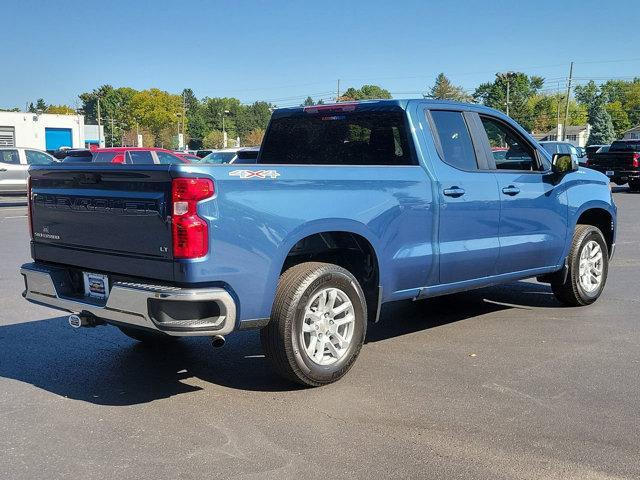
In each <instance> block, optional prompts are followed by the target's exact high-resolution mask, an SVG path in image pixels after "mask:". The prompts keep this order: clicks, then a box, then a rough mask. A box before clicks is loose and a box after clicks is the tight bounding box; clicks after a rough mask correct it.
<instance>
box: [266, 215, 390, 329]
mask: <svg viewBox="0 0 640 480" xmlns="http://www.w3.org/2000/svg"><path fill="white" fill-rule="evenodd" d="M378 252H379V249H378V239H377V238H376V237H375V236H374V235H373V234H372V233H371V232H370V231H369V230H368V228H367V227H366V226H365V225H364V224H361V223H358V222H354V221H350V220H344V221H343V220H323V221H320V222H313V223H310V224H306V225H304V226H302V227H300V228H298V229H296V231H294V232H292V233H291V234H290V235H289V236H288V237H287V239H286V240H285V241H284V242H282V246H281V248H280V249H279V252H278V258H277V259H274V261H273V262H272V267H271V271H270V282H269V285H270V292H269V295H268V296H267V298H268V301H269V308H271V306H272V305H273V301H274V298H275V291H276V288H277V284H278V281H279V277H280V275H281V274H282V273H283V272H284V271H285V270H286V269H288V268H290V267H292V266H294V265H297V264H299V263H302V262H307V261H324V262H327V263H335V264H336V265H340V266H341V267H343V268H345V269H346V270H348V271H349V272H351V273H352V274H353V275H354V276H355V277H356V279H358V281H359V282H360V284H361V287H362V289H363V291H364V293H365V296H366V299H367V309H368V313H369V315H368V316H369V319H370V320H374V321H375V320H377V319H378V314H379V306H380V302H381V298H382V286H381V278H382V271H381V264H380V258H379V254H378Z"/></svg>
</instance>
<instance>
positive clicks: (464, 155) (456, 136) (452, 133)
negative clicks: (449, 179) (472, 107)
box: [431, 110, 478, 170]
mask: <svg viewBox="0 0 640 480" xmlns="http://www.w3.org/2000/svg"><path fill="white" fill-rule="evenodd" d="M431 118H432V119H433V123H434V126H435V129H436V133H437V134H438V138H439V140H440V147H441V149H442V152H441V154H442V156H443V157H444V158H443V160H444V161H445V162H446V163H448V164H449V165H451V166H452V167H456V168H459V169H461V170H477V168H478V162H477V159H476V153H475V150H474V149H473V143H472V142H471V135H470V134H469V129H468V128H467V122H465V120H464V117H463V116H462V112H452V111H446V110H432V111H431Z"/></svg>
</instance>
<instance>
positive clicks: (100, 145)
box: [96, 97, 102, 148]
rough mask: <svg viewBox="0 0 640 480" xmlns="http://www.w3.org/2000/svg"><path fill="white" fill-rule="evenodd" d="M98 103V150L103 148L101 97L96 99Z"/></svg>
mask: <svg viewBox="0 0 640 480" xmlns="http://www.w3.org/2000/svg"><path fill="white" fill-rule="evenodd" d="M96 99H97V101H98V148H102V127H101V121H102V119H101V118H100V97H96Z"/></svg>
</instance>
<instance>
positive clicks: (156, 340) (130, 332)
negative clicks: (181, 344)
mask: <svg viewBox="0 0 640 480" xmlns="http://www.w3.org/2000/svg"><path fill="white" fill-rule="evenodd" d="M118 328H119V329H120V331H121V332H122V333H124V334H125V335H126V336H127V337H129V338H132V339H134V340H137V341H138V342H142V343H144V344H145V345H161V344H164V343H171V342H175V341H176V340H177V339H178V337H172V336H171V335H167V334H166V333H162V332H153V331H151V330H144V329H142V328H131V327H121V326H118Z"/></svg>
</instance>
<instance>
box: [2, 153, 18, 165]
mask: <svg viewBox="0 0 640 480" xmlns="http://www.w3.org/2000/svg"><path fill="white" fill-rule="evenodd" d="M0 163H11V164H13V165H20V157H19V156H18V151H17V150H0Z"/></svg>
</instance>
